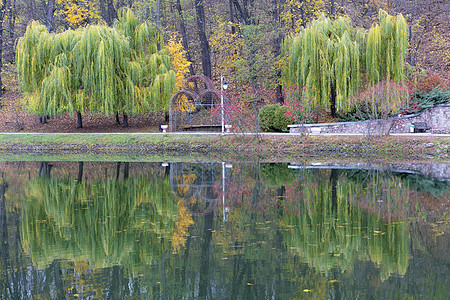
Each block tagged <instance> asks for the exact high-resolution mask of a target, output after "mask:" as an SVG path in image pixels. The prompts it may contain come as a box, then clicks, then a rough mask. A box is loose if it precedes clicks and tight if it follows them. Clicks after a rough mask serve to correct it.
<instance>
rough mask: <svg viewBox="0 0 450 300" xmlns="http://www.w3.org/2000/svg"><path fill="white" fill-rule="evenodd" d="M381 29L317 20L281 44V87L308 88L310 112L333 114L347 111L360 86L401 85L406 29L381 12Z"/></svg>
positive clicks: (398, 20) (343, 19) (344, 21)
mask: <svg viewBox="0 0 450 300" xmlns="http://www.w3.org/2000/svg"><path fill="white" fill-rule="evenodd" d="M379 20H380V25H374V26H373V27H372V28H371V29H370V31H369V33H367V32H366V31H365V30H364V29H362V28H357V27H354V26H353V25H352V22H351V20H350V19H349V18H346V17H339V18H337V19H336V20H334V21H333V20H331V19H330V18H325V17H322V18H321V19H318V20H315V21H313V22H312V23H311V25H310V26H308V27H306V28H304V29H301V30H300V32H299V33H298V35H296V36H293V37H291V38H288V39H286V41H285V44H284V46H283V54H284V55H285V57H286V58H287V60H286V61H285V67H284V70H283V74H282V83H283V85H284V86H298V87H307V89H306V91H305V93H304V96H305V99H306V101H308V102H310V104H312V105H314V106H320V107H323V108H330V109H331V114H332V116H335V114H336V111H338V110H339V111H346V110H348V109H349V108H350V102H349V101H347V99H348V98H349V97H351V96H353V95H355V94H356V93H357V92H358V91H360V90H361V87H362V85H363V83H364V82H365V81H367V82H368V83H369V84H371V85H373V84H375V83H377V82H379V81H380V80H382V79H389V80H402V79H404V67H405V64H404V59H405V55H406V47H407V26H406V21H405V19H404V18H403V16H402V15H398V16H396V17H393V16H390V15H388V14H387V13H386V12H384V11H382V10H380V13H379Z"/></svg>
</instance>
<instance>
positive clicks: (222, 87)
mask: <svg viewBox="0 0 450 300" xmlns="http://www.w3.org/2000/svg"><path fill="white" fill-rule="evenodd" d="M227 88H228V84H227V81H226V80H225V76H223V75H220V110H221V113H222V135H224V134H225V133H224V125H225V119H224V110H223V90H226V89H227Z"/></svg>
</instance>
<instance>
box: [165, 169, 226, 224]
mask: <svg viewBox="0 0 450 300" xmlns="http://www.w3.org/2000/svg"><path fill="white" fill-rule="evenodd" d="M221 180H222V171H221V164H220V163H172V164H171V165H170V185H171V188H172V191H173V194H174V195H175V196H176V197H177V198H178V199H180V200H181V201H183V202H184V205H185V207H186V208H187V210H188V211H189V212H190V213H191V214H192V215H194V216H201V215H204V214H209V213H211V212H212V211H213V210H214V209H215V207H216V202H217V201H218V200H219V197H218V195H217V193H216V192H215V191H214V190H213V187H214V186H215V185H217V184H219V183H221Z"/></svg>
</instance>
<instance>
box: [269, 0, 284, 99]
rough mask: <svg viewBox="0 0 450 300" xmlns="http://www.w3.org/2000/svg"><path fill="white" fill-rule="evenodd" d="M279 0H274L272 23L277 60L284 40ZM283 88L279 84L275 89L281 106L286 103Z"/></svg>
mask: <svg viewBox="0 0 450 300" xmlns="http://www.w3.org/2000/svg"><path fill="white" fill-rule="evenodd" d="M278 2H279V0H272V22H273V30H274V31H275V35H274V36H275V38H274V39H273V51H272V53H273V56H274V58H275V60H277V59H278V57H279V56H280V55H281V42H282V40H283V34H282V32H281V30H280V26H279V22H278V21H279V20H278V19H279V10H278V9H279V8H278V7H279V5H278ZM280 79H281V69H280V68H277V81H278V82H281V80H280ZM282 91H283V86H282V85H281V83H280V84H277V86H276V88H275V96H276V99H277V102H278V103H280V104H283V103H284V98H283V92H282Z"/></svg>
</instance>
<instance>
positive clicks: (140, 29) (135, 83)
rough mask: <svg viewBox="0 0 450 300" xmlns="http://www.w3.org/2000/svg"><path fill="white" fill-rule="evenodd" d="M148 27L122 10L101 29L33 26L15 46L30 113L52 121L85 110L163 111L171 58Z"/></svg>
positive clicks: (169, 90) (171, 85) (172, 83)
mask: <svg viewBox="0 0 450 300" xmlns="http://www.w3.org/2000/svg"><path fill="white" fill-rule="evenodd" d="M159 42H162V38H161V36H160V34H159V33H158V31H157V30H156V28H155V27H154V26H152V25H151V24H149V23H148V22H143V23H142V22H140V21H139V20H138V19H137V18H136V17H135V15H134V14H133V13H132V12H131V11H130V10H128V11H125V12H124V13H123V14H122V15H121V18H120V21H119V22H118V24H117V26H116V27H114V28H111V27H106V26H102V25H94V26H87V27H86V28H80V29H78V30H67V31H64V32H61V33H49V32H48V31H47V30H46V28H45V27H44V26H43V25H40V24H39V23H37V22H33V23H32V24H30V25H29V26H28V28H27V31H26V33H25V36H24V37H22V38H21V39H20V40H19V42H18V46H17V69H18V75H19V81H20V85H21V87H22V89H23V91H24V92H25V94H26V104H27V106H28V109H29V110H30V111H33V112H36V113H38V114H46V115H50V116H54V115H61V114H65V113H74V112H76V113H77V117H78V128H80V127H82V119H81V113H82V112H83V111H85V110H89V111H91V112H101V113H104V114H106V115H111V114H114V113H116V112H118V111H121V112H123V113H124V116H125V118H124V119H125V120H124V126H127V125H128V124H127V118H126V116H128V114H133V113H142V112H146V111H167V109H168V100H169V98H170V95H171V93H172V91H173V88H174V86H175V81H176V78H175V73H174V71H172V70H171V62H170V53H169V51H168V50H167V49H165V48H164V49H162V50H161V51H157V46H156V45H157V43H159Z"/></svg>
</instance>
